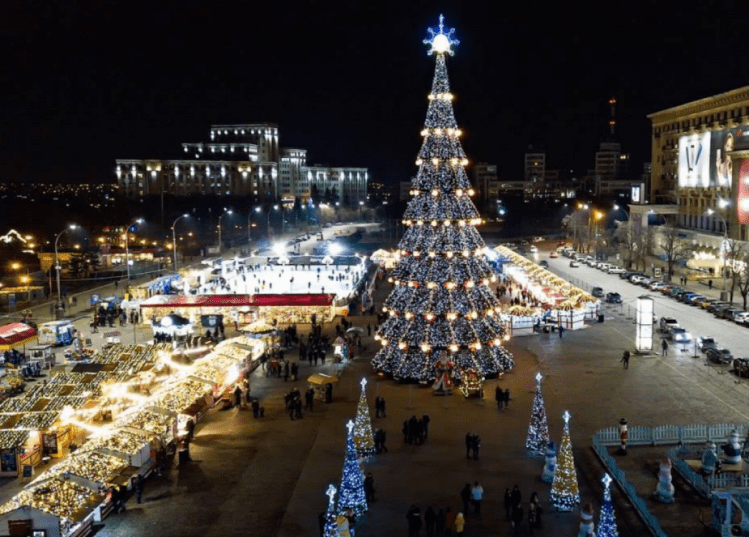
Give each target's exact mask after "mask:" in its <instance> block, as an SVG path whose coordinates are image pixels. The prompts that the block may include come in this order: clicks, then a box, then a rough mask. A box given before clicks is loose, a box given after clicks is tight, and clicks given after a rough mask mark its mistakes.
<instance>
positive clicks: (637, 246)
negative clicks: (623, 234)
mask: <svg viewBox="0 0 749 537" xmlns="http://www.w3.org/2000/svg"><path fill="white" fill-rule="evenodd" d="M652 243H653V233H652V231H651V230H650V228H645V229H644V230H643V232H642V233H639V234H637V233H636V232H634V231H633V232H632V243H631V248H632V258H633V259H634V262H635V268H636V269H639V268H640V262H642V270H643V272H644V271H645V269H646V268H647V262H648V255H650V251H651V249H652Z"/></svg>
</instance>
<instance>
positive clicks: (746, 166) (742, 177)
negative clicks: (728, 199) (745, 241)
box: [736, 159, 749, 224]
mask: <svg viewBox="0 0 749 537" xmlns="http://www.w3.org/2000/svg"><path fill="white" fill-rule="evenodd" d="M736 211H737V220H738V222H739V224H749V159H743V160H741V162H739V182H738V186H737V192H736Z"/></svg>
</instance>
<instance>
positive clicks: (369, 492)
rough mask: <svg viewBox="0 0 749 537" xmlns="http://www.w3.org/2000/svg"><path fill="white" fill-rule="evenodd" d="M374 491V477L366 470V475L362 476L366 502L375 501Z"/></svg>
mask: <svg viewBox="0 0 749 537" xmlns="http://www.w3.org/2000/svg"><path fill="white" fill-rule="evenodd" d="M374 493H375V489H374V477H372V472H368V473H367V477H365V478H364V495H365V497H366V499H367V501H368V502H373V501H375V499H374Z"/></svg>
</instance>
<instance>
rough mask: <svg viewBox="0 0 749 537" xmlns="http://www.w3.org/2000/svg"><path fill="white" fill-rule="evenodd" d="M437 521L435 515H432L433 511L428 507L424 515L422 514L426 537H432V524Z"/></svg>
mask: <svg viewBox="0 0 749 537" xmlns="http://www.w3.org/2000/svg"><path fill="white" fill-rule="evenodd" d="M436 521H437V515H436V514H435V513H434V509H432V506H431V505H430V506H429V507H428V508H427V510H426V513H424V525H425V526H426V530H427V537H434V524H435V522H436Z"/></svg>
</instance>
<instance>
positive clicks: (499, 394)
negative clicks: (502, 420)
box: [494, 385, 505, 410]
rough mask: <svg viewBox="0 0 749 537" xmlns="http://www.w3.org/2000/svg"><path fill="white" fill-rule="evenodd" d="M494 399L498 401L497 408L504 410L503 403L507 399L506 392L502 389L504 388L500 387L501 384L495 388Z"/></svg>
mask: <svg viewBox="0 0 749 537" xmlns="http://www.w3.org/2000/svg"><path fill="white" fill-rule="evenodd" d="M494 399H495V400H496V401H497V409H498V410H502V403H503V402H504V400H505V393H504V392H503V391H502V388H500V387H499V385H497V387H496V388H494Z"/></svg>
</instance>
